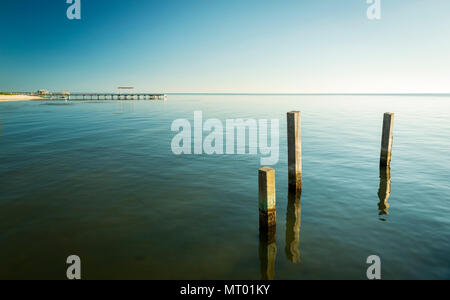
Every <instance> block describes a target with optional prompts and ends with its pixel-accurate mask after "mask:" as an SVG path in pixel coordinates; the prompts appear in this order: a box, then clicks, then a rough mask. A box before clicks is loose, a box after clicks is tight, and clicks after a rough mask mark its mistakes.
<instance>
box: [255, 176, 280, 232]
mask: <svg viewBox="0 0 450 300" xmlns="http://www.w3.org/2000/svg"><path fill="white" fill-rule="evenodd" d="M258 181H259V227H260V229H264V230H270V229H271V228H273V227H275V226H276V223H277V213H276V195H275V170H274V169H272V168H269V167H264V168H261V169H259V180H258Z"/></svg>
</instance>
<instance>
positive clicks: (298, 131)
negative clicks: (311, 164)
mask: <svg viewBox="0 0 450 300" xmlns="http://www.w3.org/2000/svg"><path fill="white" fill-rule="evenodd" d="M287 131H288V132H287V135H288V169H289V190H290V191H294V192H295V191H301V189H302V127H301V113H300V112H299V111H291V112H288V113H287Z"/></svg>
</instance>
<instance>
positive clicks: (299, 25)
mask: <svg viewBox="0 0 450 300" xmlns="http://www.w3.org/2000/svg"><path fill="white" fill-rule="evenodd" d="M81 4H82V7H81V17H82V19H81V20H69V19H68V18H67V17H66V10H67V8H68V7H69V4H66V0H39V1H36V0H1V1H0V35H1V40H0V90H3V91H19V90H36V89H40V88H44V89H49V90H56V91H63V90H64V91H65V90H69V91H99V92H101V91H114V90H115V89H116V88H117V87H118V86H123V85H127V86H128V85H131V86H134V87H136V89H137V91H149V92H167V93H170V92H245V93H253V92H255V93H278V92H283V93H302V92H304V93H327V92H330V93H347V92H349V93H395V92H399V93H428V92H430V93H449V92H450V84H449V78H450V18H448V14H449V13H450V1H448V0H381V12H382V18H381V20H379V21H370V20H368V19H367V16H366V10H367V8H368V7H369V4H367V3H366V0H345V1H336V0H308V1H301V0H279V1H275V0H271V1H266V0H162V1H153V0H127V1H125V0H109V1H108V0H81Z"/></svg>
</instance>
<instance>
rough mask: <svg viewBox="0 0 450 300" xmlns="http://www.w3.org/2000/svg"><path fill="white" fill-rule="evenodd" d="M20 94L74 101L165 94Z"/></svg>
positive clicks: (157, 97) (158, 97) (149, 97)
mask: <svg viewBox="0 0 450 300" xmlns="http://www.w3.org/2000/svg"><path fill="white" fill-rule="evenodd" d="M18 94H21V95H28V96H39V97H43V98H47V99H49V100H75V101H89V100H160V101H166V100H167V95H166V94H149V93H132V94H122V93H69V92H62V93H52V92H49V93H33V92H21V93H18Z"/></svg>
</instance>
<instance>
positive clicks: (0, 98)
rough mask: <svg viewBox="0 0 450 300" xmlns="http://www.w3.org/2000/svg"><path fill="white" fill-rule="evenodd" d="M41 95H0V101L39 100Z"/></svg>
mask: <svg viewBox="0 0 450 300" xmlns="http://www.w3.org/2000/svg"><path fill="white" fill-rule="evenodd" d="M41 99H44V98H43V97H39V96H27V95H0V102H10V101H30V100H41Z"/></svg>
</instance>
